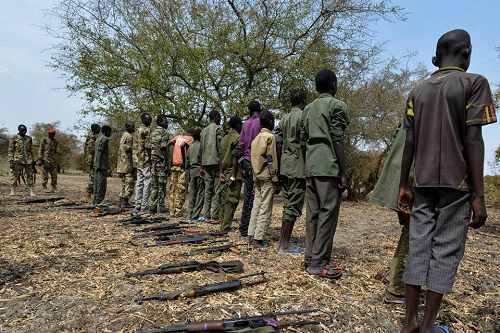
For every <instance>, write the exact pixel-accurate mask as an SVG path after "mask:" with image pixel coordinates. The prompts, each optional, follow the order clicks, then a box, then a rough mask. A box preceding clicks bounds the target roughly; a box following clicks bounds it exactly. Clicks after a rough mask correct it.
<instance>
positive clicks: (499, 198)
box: [484, 176, 500, 208]
mask: <svg viewBox="0 0 500 333" xmlns="http://www.w3.org/2000/svg"><path fill="white" fill-rule="evenodd" d="M484 195H485V198H486V203H487V204H490V205H492V206H493V207H495V208H500V176H486V177H484Z"/></svg>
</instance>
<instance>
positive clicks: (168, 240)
mask: <svg viewBox="0 0 500 333" xmlns="http://www.w3.org/2000/svg"><path fill="white" fill-rule="evenodd" d="M221 237H224V236H212V235H210V234H198V235H193V236H189V237H184V238H182V237H174V238H172V237H160V238H159V239H158V241H157V242H156V243H153V244H144V247H155V246H168V245H174V244H193V243H194V244H198V243H213V242H216V241H218V240H217V238H221Z"/></svg>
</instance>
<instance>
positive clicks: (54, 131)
mask: <svg viewBox="0 0 500 333" xmlns="http://www.w3.org/2000/svg"><path fill="white" fill-rule="evenodd" d="M48 133H49V134H50V133H54V134H56V130H53V129H49V131H48Z"/></svg>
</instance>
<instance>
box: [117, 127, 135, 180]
mask: <svg viewBox="0 0 500 333" xmlns="http://www.w3.org/2000/svg"><path fill="white" fill-rule="evenodd" d="M133 142H134V137H133V136H132V134H130V133H129V132H127V131H125V133H123V135H122V138H121V139H120V147H119V148H118V162H117V164H116V172H118V173H129V172H132V165H131V164H130V159H129V158H128V153H129V152H132V144H133Z"/></svg>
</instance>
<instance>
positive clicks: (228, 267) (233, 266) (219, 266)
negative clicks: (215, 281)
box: [125, 260, 243, 277]
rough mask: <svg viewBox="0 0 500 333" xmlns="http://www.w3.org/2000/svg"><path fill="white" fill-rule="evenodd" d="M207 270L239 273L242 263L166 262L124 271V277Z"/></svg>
mask: <svg viewBox="0 0 500 333" xmlns="http://www.w3.org/2000/svg"><path fill="white" fill-rule="evenodd" d="M202 270H207V271H211V272H214V273H218V272H219V271H223V272H225V273H239V272H243V263H242V262H241V261H239V260H234V261H227V262H217V261H209V262H205V263H200V262H197V261H189V262H183V263H180V264H166V265H161V266H159V267H158V268H155V269H147V270H145V271H139V272H135V273H129V272H126V273H125V276H126V277H131V276H138V275H148V274H175V273H182V272H194V271H202Z"/></svg>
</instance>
